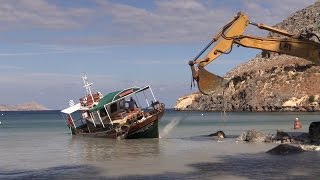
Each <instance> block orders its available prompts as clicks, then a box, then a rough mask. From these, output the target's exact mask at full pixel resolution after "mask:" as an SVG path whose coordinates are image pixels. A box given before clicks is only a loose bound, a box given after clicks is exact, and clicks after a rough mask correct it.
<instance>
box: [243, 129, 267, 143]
mask: <svg viewBox="0 0 320 180" xmlns="http://www.w3.org/2000/svg"><path fill="white" fill-rule="evenodd" d="M237 141H248V142H265V141H266V135H264V134H263V133H262V132H260V131H257V130H255V129H250V130H247V131H245V132H243V133H242V134H241V135H240V136H239V137H238V138H237Z"/></svg>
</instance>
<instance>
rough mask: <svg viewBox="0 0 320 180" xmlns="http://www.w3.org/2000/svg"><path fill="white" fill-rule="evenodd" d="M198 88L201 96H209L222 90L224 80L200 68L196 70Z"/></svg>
mask: <svg viewBox="0 0 320 180" xmlns="http://www.w3.org/2000/svg"><path fill="white" fill-rule="evenodd" d="M198 75H199V76H198V77H199V79H198V88H199V91H200V92H201V93H203V94H206V95H210V94H213V93H214V92H216V91H217V90H219V89H222V88H223V82H224V79H223V78H222V77H220V76H218V75H215V74H212V73H210V72H209V71H207V70H205V69H204V68H201V69H199V70H198Z"/></svg>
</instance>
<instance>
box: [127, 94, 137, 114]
mask: <svg viewBox="0 0 320 180" xmlns="http://www.w3.org/2000/svg"><path fill="white" fill-rule="evenodd" d="M127 102H128V106H129V107H128V108H129V110H130V111H134V106H136V107H138V105H137V103H136V101H135V100H134V99H133V97H130V100H129V101H127Z"/></svg>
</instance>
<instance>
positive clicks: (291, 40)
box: [189, 12, 320, 94]
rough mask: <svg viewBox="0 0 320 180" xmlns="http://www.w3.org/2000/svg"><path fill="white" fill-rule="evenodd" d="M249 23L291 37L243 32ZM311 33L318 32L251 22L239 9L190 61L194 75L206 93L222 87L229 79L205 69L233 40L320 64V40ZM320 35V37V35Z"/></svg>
mask: <svg viewBox="0 0 320 180" xmlns="http://www.w3.org/2000/svg"><path fill="white" fill-rule="evenodd" d="M249 24H250V25H254V26H257V27H258V28H260V29H264V30H267V31H270V32H274V33H277V34H280V35H284V36H286V37H288V38H287V39H280V38H265V37H257V36H249V35H243V33H244V31H245V29H246V28H247V26H248V25H249ZM312 36H316V35H315V34H313V33H308V34H304V35H303V34H301V35H296V34H292V33H289V32H286V31H284V30H280V29H276V28H273V27H270V26H266V25H264V24H256V23H253V22H250V21H249V18H248V17H247V16H246V15H245V14H243V13H241V12H239V13H238V14H237V16H235V18H234V19H233V20H232V21H231V22H229V23H228V24H227V25H225V26H224V27H223V28H222V30H221V31H220V32H219V33H218V34H217V35H216V36H215V37H214V38H213V39H212V40H211V42H210V43H209V44H208V45H207V46H206V47H205V48H204V49H203V50H202V51H201V52H200V54H198V55H197V56H196V57H195V58H194V59H193V61H189V65H190V67H191V71H192V77H193V79H194V80H196V81H197V83H198V88H199V91H200V92H201V93H203V94H212V93H214V92H215V91H216V90H217V89H219V88H222V87H223V86H224V84H225V82H226V80H225V79H223V78H222V77H220V76H217V75H215V74H212V73H210V72H209V71H207V70H205V69H204V67H205V66H206V65H208V64H209V63H211V62H212V61H214V60H215V59H217V58H218V57H219V56H220V55H221V54H228V53H230V52H231V50H232V47H233V45H234V44H236V45H240V46H243V47H248V48H254V49H261V50H267V51H272V52H277V53H281V54H288V55H292V56H297V57H301V58H305V59H306V60H309V61H312V62H313V63H315V64H316V65H320V43H318V42H315V41H311V40H309V38H310V37H312ZM317 38H318V40H319V37H317ZM319 41H320V40H319ZM213 43H216V44H215V46H213V48H212V49H211V50H210V51H209V53H208V54H207V55H206V56H205V57H204V58H199V57H200V56H201V55H202V54H203V53H204V52H205V51H206V50H207V49H208V48H209V47H211V46H212V44H213Z"/></svg>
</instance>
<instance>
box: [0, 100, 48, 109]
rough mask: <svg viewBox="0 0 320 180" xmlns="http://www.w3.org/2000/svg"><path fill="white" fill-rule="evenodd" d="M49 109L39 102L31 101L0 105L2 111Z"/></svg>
mask: <svg viewBox="0 0 320 180" xmlns="http://www.w3.org/2000/svg"><path fill="white" fill-rule="evenodd" d="M41 110H49V109H48V108H46V107H45V106H43V105H41V104H39V103H37V102H29V103H23V104H17V105H13V106H11V105H0V111H41Z"/></svg>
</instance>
